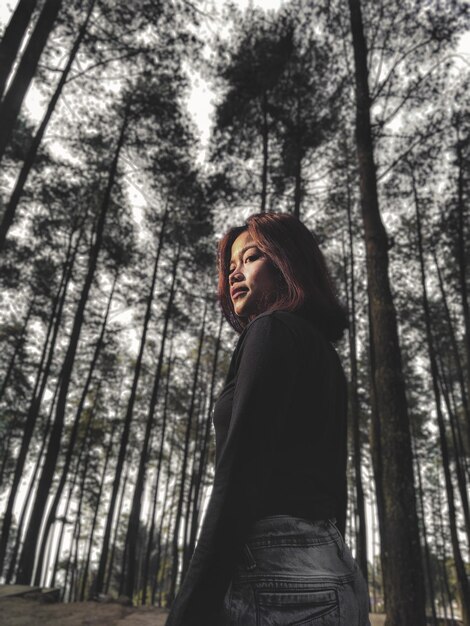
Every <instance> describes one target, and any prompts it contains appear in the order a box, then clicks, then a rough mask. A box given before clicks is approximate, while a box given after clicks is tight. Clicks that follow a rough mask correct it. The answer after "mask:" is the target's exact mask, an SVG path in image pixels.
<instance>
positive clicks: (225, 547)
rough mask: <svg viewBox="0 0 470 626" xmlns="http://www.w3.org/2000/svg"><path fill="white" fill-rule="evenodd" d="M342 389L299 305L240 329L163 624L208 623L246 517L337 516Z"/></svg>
mask: <svg viewBox="0 0 470 626" xmlns="http://www.w3.org/2000/svg"><path fill="white" fill-rule="evenodd" d="M346 411H347V391H346V380H345V376H344V372H343V369H342V367H341V363H340V361H339V357H338V355H337V353H336V350H335V349H334V347H333V346H332V345H331V344H330V342H329V341H328V340H327V339H326V338H325V337H324V336H323V334H322V333H321V332H320V331H319V330H318V329H317V328H316V327H315V326H314V325H313V324H312V323H311V322H310V321H308V320H307V319H306V318H304V317H303V316H302V315H300V314H299V313H290V312H286V311H275V312H272V313H263V314H261V315H259V316H258V317H256V318H255V319H254V320H253V321H252V322H250V323H249V324H248V326H247V327H246V328H245V329H244V330H243V332H242V333H241V335H240V337H239V340H238V343H237V345H236V347H235V350H234V353H233V356H232V359H231V362H230V366H229V371H228V374H227V377H226V380H225V386H224V388H223V390H222V392H221V394H220V396H219V398H218V400H217V402H216V405H215V408H214V426H215V433H216V469H215V478H214V485H213V489H212V494H211V497H210V501H209V504H208V507H207V511H206V515H205V518H204V522H203V525H202V528H201V533H200V536H199V540H198V543H197V546H196V549H195V551H194V554H193V557H192V559H191V562H190V565H189V569H188V572H187V574H186V577H185V579H184V581H183V584H182V586H181V589H180V591H179V593H178V596H177V597H176V599H175V602H174V603H173V607H172V610H171V613H170V616H169V618H168V621H167V626H196V625H197V626H218V624H217V616H218V614H219V612H220V610H221V605H222V602H223V598H224V595H225V593H226V591H227V589H228V586H229V583H230V579H231V577H232V574H233V570H234V566H235V563H236V560H237V558H238V557H239V555H240V551H241V549H242V547H243V543H244V541H245V538H246V536H247V533H248V530H249V528H250V525H251V524H252V523H253V522H254V521H255V520H257V519H259V518H261V517H263V516H265V515H270V514H281V513H284V514H290V515H294V516H296V517H304V518H307V519H312V520H315V519H326V518H332V517H335V518H336V519H337V521H338V526H339V528H340V530H341V531H342V532H343V533H344V525H345V519H346V459H347V426H346Z"/></svg>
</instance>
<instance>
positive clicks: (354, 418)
mask: <svg viewBox="0 0 470 626" xmlns="http://www.w3.org/2000/svg"><path fill="white" fill-rule="evenodd" d="M346 167H349V164H347V166H346ZM347 176H348V180H347V205H346V208H347V214H348V236H349V259H350V261H349V263H350V267H349V273H350V276H351V280H350V287H349V289H348V291H349V292H350V297H349V307H348V308H349V310H350V318H349V354H350V364H351V386H350V416H351V422H352V433H353V450H354V479H355V481H354V482H355V491H356V509H357V520H356V559H357V562H358V564H359V567H360V568H361V571H362V574H363V576H364V579H365V581H366V582H367V583H368V582H369V576H368V571H367V530H366V511H365V500H364V488H363V486H362V472H361V468H362V453H361V431H360V417H361V414H360V408H359V394H358V386H359V380H358V368H357V347H356V279H355V256H354V236H353V227H352V215H351V213H352V210H351V205H352V200H351V193H350V181H349V172H348V174H347Z"/></svg>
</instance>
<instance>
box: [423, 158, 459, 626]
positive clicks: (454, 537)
mask: <svg viewBox="0 0 470 626" xmlns="http://www.w3.org/2000/svg"><path fill="white" fill-rule="evenodd" d="M411 182H412V188H413V196H414V201H415V209H416V231H417V240H418V241H417V243H418V253H419V263H420V272H421V289H422V294H423V309H424V320H425V325H426V338H427V343H428V351H429V361H430V366H431V377H432V385H433V391H434V399H435V403H436V414H437V423H438V428H439V442H440V447H441V455H442V465H443V468H444V478H445V485H446V494H447V505H448V509H449V526H450V535H451V542H452V552H453V556H454V563H455V569H456V574H457V588H458V592H459V596H460V602H461V606H462V623H463V626H470V586H469V583H468V578H467V574H466V571H465V564H464V562H463V559H462V554H461V552H460V545H459V538H458V532H457V514H456V510H455V498H454V486H453V484H452V477H451V474H450V458H449V450H448V445H447V434H446V427H445V423H444V415H443V413H442V409H441V398H440V390H439V372H438V369H437V360H436V352H435V348H434V342H433V337H432V332H431V314H430V310H429V301H428V295H427V287H426V270H425V266H424V258H423V243H422V234H421V216H420V209H419V198H418V192H417V188H416V181H415V178H414V173H413V170H411Z"/></svg>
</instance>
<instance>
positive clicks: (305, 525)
mask: <svg viewBox="0 0 470 626" xmlns="http://www.w3.org/2000/svg"><path fill="white" fill-rule="evenodd" d="M335 523H336V519H335V518H328V519H321V520H309V519H306V518H303V517H294V516H292V515H268V516H266V517H262V518H260V519H258V520H256V522H254V523H253V524H252V526H251V528H250V531H249V533H248V536H247V541H252V540H256V539H259V538H261V537H270V536H272V537H276V536H279V535H291V534H295V535H298V534H307V535H308V534H314V535H318V536H323V535H325V536H328V535H329V534H330V533H331V528H332V527H334V526H335Z"/></svg>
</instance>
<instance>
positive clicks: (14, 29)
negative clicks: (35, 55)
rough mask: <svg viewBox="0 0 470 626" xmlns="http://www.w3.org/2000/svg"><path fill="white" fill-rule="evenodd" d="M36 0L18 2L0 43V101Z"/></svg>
mask: <svg viewBox="0 0 470 626" xmlns="http://www.w3.org/2000/svg"><path fill="white" fill-rule="evenodd" d="M36 5H37V0H20V1H19V2H18V4H17V6H16V9H15V11H14V12H13V15H12V16H11V20H10V22H9V23H8V26H7V27H6V29H5V32H4V33H3V37H2V41H1V42H0V100H1V99H2V97H3V93H4V91H5V85H6V83H7V80H8V76H9V75H10V74H11V70H12V68H13V64H14V62H15V59H16V55H17V54H18V50H19V49H20V47H21V43H22V41H23V39H24V36H25V34H26V31H27V29H28V25H29V21H30V19H31V16H32V15H33V12H34V9H35V8H36Z"/></svg>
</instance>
